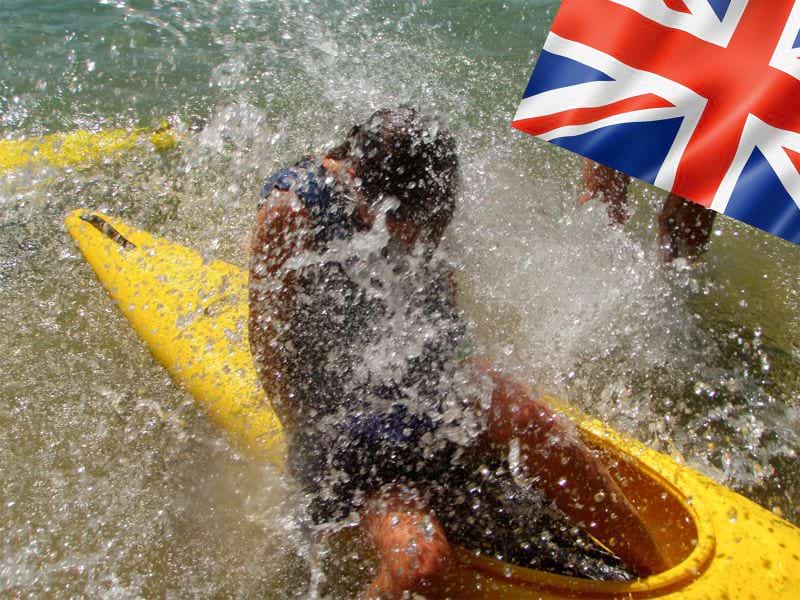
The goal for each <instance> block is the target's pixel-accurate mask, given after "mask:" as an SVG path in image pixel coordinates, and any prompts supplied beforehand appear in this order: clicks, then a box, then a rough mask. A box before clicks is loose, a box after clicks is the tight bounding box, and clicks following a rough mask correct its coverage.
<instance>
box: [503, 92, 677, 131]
mask: <svg viewBox="0 0 800 600" xmlns="http://www.w3.org/2000/svg"><path fill="white" fill-rule="evenodd" d="M671 106H674V104H672V103H671V102H668V101H667V100H664V98H661V97H660V96H656V95H655V94H644V95H642V96H634V97H633V98H626V99H625V100H620V101H619V102H613V103H611V104H607V105H605V106H597V107H593V108H575V109H572V110H565V111H562V112H557V113H553V114H550V115H544V116H542V117H534V118H531V119H520V120H518V121H514V123H512V124H513V126H514V127H516V128H517V129H519V130H520V131H524V132H525V133H530V134H531V135H541V134H543V133H546V132H548V131H551V130H553V129H557V128H559V127H564V126H565V125H584V124H586V123H591V122H592V121H599V120H600V119H605V118H606V117H613V116H616V115H618V114H620V113H624V112H631V111H634V110H645V109H648V108H669V107H671Z"/></svg>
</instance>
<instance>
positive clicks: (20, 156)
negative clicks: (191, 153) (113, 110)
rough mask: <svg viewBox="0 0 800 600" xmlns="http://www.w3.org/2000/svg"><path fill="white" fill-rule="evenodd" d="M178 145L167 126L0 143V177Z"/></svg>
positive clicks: (57, 134) (52, 135) (55, 134)
mask: <svg viewBox="0 0 800 600" xmlns="http://www.w3.org/2000/svg"><path fill="white" fill-rule="evenodd" d="M177 143H178V139H177V137H176V136H175V134H174V133H173V132H172V131H170V129H169V126H168V125H164V126H162V127H160V128H159V129H156V130H153V129H149V128H145V127H137V128H133V129H106V130H103V131H86V130H83V129H79V130H76V131H71V132H69V133H52V134H50V135H45V136H42V137H37V138H28V139H19V140H0V174H3V173H6V172H9V171H13V170H14V169H20V168H24V167H27V166H34V165H42V166H50V167H56V168H61V169H63V168H65V167H73V168H76V167H84V166H89V165H92V164H94V163H97V162H98V161H101V160H103V159H107V158H113V157H115V156H118V155H120V154H122V153H124V152H130V151H131V150H133V149H135V148H137V147H141V146H145V147H149V148H153V149H156V150H166V149H168V148H172V147H173V146H175V144H177Z"/></svg>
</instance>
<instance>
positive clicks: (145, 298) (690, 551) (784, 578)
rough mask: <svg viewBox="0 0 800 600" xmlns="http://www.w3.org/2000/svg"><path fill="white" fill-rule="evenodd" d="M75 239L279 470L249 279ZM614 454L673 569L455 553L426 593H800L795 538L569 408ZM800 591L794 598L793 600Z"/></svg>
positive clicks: (733, 497) (123, 234)
mask: <svg viewBox="0 0 800 600" xmlns="http://www.w3.org/2000/svg"><path fill="white" fill-rule="evenodd" d="M66 225H67V229H68V230H69V233H70V235H72V237H73V238H74V239H75V241H76V242H77V244H78V247H79V248H80V250H81V252H82V253H83V255H84V257H85V258H86V260H87V262H88V263H89V264H90V265H91V266H92V268H93V269H94V271H95V273H96V275H97V277H98V279H99V280H100V282H101V283H102V284H103V286H104V287H105V289H106V290H107V291H108V293H109V294H110V295H111V297H112V298H113V299H114V301H115V302H116V303H117V305H118V306H119V308H120V310H121V311H122V312H123V313H124V315H125V316H126V318H127V319H128V321H129V322H130V324H131V326H132V327H133V328H134V329H135V330H136V332H137V333H138V334H139V336H140V337H141V338H142V340H143V341H144V342H145V343H146V344H147V346H148V348H149V349H150V351H151V352H152V353H153V355H154V356H155V357H156V359H157V360H158V361H159V362H160V363H161V364H162V365H164V367H165V368H166V369H167V370H168V371H169V372H170V373H171V374H172V376H173V378H174V379H175V380H176V381H177V382H179V383H180V384H182V385H183V386H184V387H185V388H186V389H187V391H188V392H189V393H190V394H191V395H192V396H193V397H194V398H195V399H196V401H197V403H198V404H199V405H200V406H202V407H203V408H204V409H205V410H206V412H207V413H208V415H209V417H210V419H211V420H212V421H213V422H215V423H216V424H217V425H218V426H220V427H221V428H222V429H223V430H224V431H225V432H226V433H227V434H228V436H229V437H230V438H231V440H232V441H233V442H234V443H235V444H236V445H237V446H239V447H240V448H242V449H243V450H245V451H246V452H248V453H249V454H250V455H251V456H254V457H256V458H263V459H267V460H269V461H271V462H272V463H274V464H276V465H278V466H281V465H282V464H283V461H284V452H285V450H284V440H283V434H282V431H281V427H280V422H279V421H278V419H277V417H276V415H275V413H274V412H273V411H272V409H271V407H270V404H269V401H268V399H267V397H266V396H265V394H264V392H263V391H262V390H261V387H260V385H259V382H258V379H257V377H256V374H255V369H254V367H253V365H252V360H251V357H250V351H249V348H248V342H247V339H248V338H247V273H246V272H245V271H243V270H242V269H240V268H238V267H236V266H234V265H231V264H228V263H224V262H221V261H212V262H205V261H204V260H203V258H202V257H201V256H200V254H199V253H197V252H195V251H194V250H191V249H189V248H186V247H183V246H180V245H178V244H174V243H172V242H169V241H167V240H164V239H160V238H157V237H155V236H152V235H150V234H148V233H146V232H144V231H140V230H137V229H135V228H133V227H129V226H128V225H126V224H125V223H123V222H122V221H120V220H118V219H113V218H110V217H107V216H105V215H102V214H100V213H96V212H90V211H85V210H77V211H75V212H73V213H72V214H70V215H69V216H68V217H67V219H66ZM546 400H547V401H548V402H550V403H551V404H552V405H553V406H554V407H555V408H556V409H558V410H560V411H562V412H565V413H567V414H568V415H569V416H570V418H572V419H573V421H575V422H576V423H577V425H578V426H579V427H580V429H581V431H582V434H583V435H584V436H585V438H586V440H587V442H589V443H590V444H592V445H593V446H595V447H597V448H598V449H599V450H600V451H601V452H603V453H604V455H605V456H606V459H607V462H608V464H609V465H610V468H611V470H612V473H613V475H614V477H615V478H616V479H617V480H618V481H619V483H620V485H621V486H622V487H623V489H625V491H626V493H627V494H628V495H629V497H630V498H631V499H632V501H633V503H634V504H635V505H636V507H637V509H638V510H639V511H640V513H641V515H642V518H643V519H644V520H645V522H646V523H647V524H648V526H649V527H650V529H651V532H652V533H653V535H654V537H655V538H656V541H657V542H658V543H659V545H660V546H661V547H662V549H663V551H664V552H665V555H666V556H667V558H668V561H669V563H670V565H671V567H670V568H669V569H668V570H667V571H665V572H663V573H659V574H657V575H654V576H652V577H648V578H645V579H641V580H638V581H634V582H610V581H606V582H604V581H591V580H587V579H579V578H573V577H566V576H563V575H554V574H550V573H543V572H539V571H534V570H531V569H526V568H522V567H517V566H514V565H511V564H508V563H504V562H501V561H499V560H495V559H492V558H488V557H482V556H475V555H474V554H473V553H472V552H470V551H468V550H466V549H464V548H459V549H457V551H456V557H457V560H456V561H454V563H455V564H454V565H453V567H452V568H450V569H448V571H447V572H446V573H445V574H444V575H442V576H441V578H439V579H437V580H436V581H434V582H432V583H431V585H430V587H429V588H427V589H426V590H425V594H426V596H427V597H431V598H434V597H435V598H438V597H454V598H465V599H466V598H493V599H494V598H498V599H500V598H507V599H516V598H545V599H551V600H554V599H560V598H673V599H678V598H681V599H690V598H692V599H698V600H700V599H703V600H707V599H710V598H731V599H733V598H788V597H798V594H800V530H798V529H797V528H796V527H794V526H793V525H791V524H789V523H787V522H786V521H783V520H781V519H779V518H778V517H777V516H775V515H773V514H772V513H771V512H769V511H767V510H765V509H763V508H761V507H760V506H758V505H757V504H755V503H753V502H751V501H749V500H747V499H746V498H744V497H742V496H740V495H739V494H736V493H735V492H733V491H731V490H729V489H727V488H724V487H723V486H720V485H719V484H717V483H715V482H713V481H712V480H710V479H708V478H707V477H705V476H703V475H701V474H699V473H697V472H696V471H694V470H692V469H690V468H689V467H687V466H684V465H680V464H678V463H676V462H675V461H674V460H672V459H671V458H670V457H668V456H665V455H663V454H660V453H658V452H656V451H654V450H652V449H650V448H648V447H647V446H645V445H644V444H642V443H640V442H638V441H636V440H633V439H631V438H629V437H627V436H625V435H623V434H621V433H618V432H615V431H613V430H612V429H610V428H609V427H607V426H606V425H604V424H603V423H601V422H600V421H598V420H597V419H593V418H591V417H589V416H587V415H585V414H583V413H580V412H579V411H576V410H575V409H573V408H571V407H569V406H568V405H567V404H565V403H563V402H561V401H559V400H557V399H555V398H546ZM792 590H794V591H792Z"/></svg>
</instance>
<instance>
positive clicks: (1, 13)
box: [0, 0, 800, 598]
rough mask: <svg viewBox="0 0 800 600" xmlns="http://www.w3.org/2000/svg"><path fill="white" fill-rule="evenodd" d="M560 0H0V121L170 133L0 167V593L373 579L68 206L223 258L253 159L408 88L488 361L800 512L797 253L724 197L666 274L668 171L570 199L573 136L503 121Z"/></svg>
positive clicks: (192, 591)
mask: <svg viewBox="0 0 800 600" xmlns="http://www.w3.org/2000/svg"><path fill="white" fill-rule="evenodd" d="M556 8H557V4H556V3H552V2H525V1H523V0H518V1H507V2H498V1H496V0H472V1H470V2H462V1H456V0H435V1H424V0H418V1H408V2H392V1H388V0H385V1H379V0H373V1H368V0H353V1H348V2H344V1H341V0H318V1H314V2H311V1H301V0H296V1H285V2H269V1H256V0H227V1H226V0H216V1H212V0H197V1H192V2H189V1H188V0H150V1H144V0H142V1H135V0H131V1H123V0H98V1H95V2H93V1H91V0H58V1H46V0H0V53H1V55H2V61H0V135H2V137H3V138H4V139H21V138H27V137H32V136H38V135H44V134H48V133H54V132H67V131H72V130H75V129H89V130H101V129H106V128H112V127H133V126H145V127H150V126H152V127H158V126H160V125H161V124H162V123H163V122H165V121H166V122H168V123H170V124H171V126H172V128H173V129H174V130H175V131H176V132H178V134H179V135H180V137H181V140H182V141H181V143H180V145H179V147H178V148H175V149H172V150H169V151H166V152H161V153H158V152H154V151H152V150H151V149H149V148H146V147H144V146H143V147H141V148H139V149H137V150H135V151H133V152H131V153H129V154H127V155H126V156H124V157H118V158H115V159H113V160H107V161H104V162H102V163H100V164H95V165H93V166H91V167H90V168H68V169H55V168H49V167H30V168H26V169H24V170H18V171H13V172H9V173H5V174H2V175H1V176H0V345H1V347H0V370H1V371H2V373H3V377H2V378H0V449H2V450H1V451H2V458H1V459H0V489H2V490H3V491H2V497H1V498H0V522H1V523H2V544H3V552H2V557H1V558H0V594H3V595H7V594H11V595H51V596H58V597H66V596H80V595H85V596H94V595H102V596H104V597H120V598H127V597H138V596H148V597H150V596H164V595H180V596H191V595H200V596H211V595H240V596H257V595H258V596H261V597H268V598H285V597H291V596H293V595H296V596H298V597H307V596H309V595H314V594H316V595H321V596H329V597H332V598H338V597H347V596H349V595H353V594H354V593H356V590H358V589H359V586H360V585H362V583H363V582H364V581H365V580H367V579H368V578H369V572H370V571H369V570H370V568H372V566H373V563H372V562H370V560H369V559H368V557H369V556H370V554H369V549H368V548H366V547H363V546H359V545H358V543H356V544H355V545H354V546H353V545H350V546H348V547H347V549H346V550H345V551H343V552H340V553H338V555H336V553H335V552H334V553H331V552H330V551H329V550H324V549H320V548H317V547H315V546H313V545H310V544H309V542H308V539H307V537H306V536H305V535H304V533H303V531H302V530H301V528H300V527H299V526H298V524H297V523H298V521H297V518H296V516H297V515H296V514H295V513H294V512H293V510H292V506H294V505H295V504H296V502H295V500H296V494H297V491H296V489H294V487H293V486H292V484H291V482H289V481H286V480H284V479H283V478H282V477H280V476H279V475H278V474H277V473H275V472H274V471H272V470H271V469H270V468H269V467H265V466H264V465H261V464H258V463H255V462H253V461H250V460H248V459H247V458H246V457H244V456H242V455H240V454H239V453H238V452H237V451H236V450H235V449H234V448H232V447H230V446H229V445H228V444H227V442H226V441H225V440H224V438H222V437H221V436H220V435H219V433H218V432H216V431H215V430H214V429H213V428H212V427H211V426H210V425H209V424H208V423H207V421H206V419H205V417H204V416H203V414H202V413H201V412H199V411H198V409H197V408H196V407H195V406H194V405H193V403H192V401H191V399H190V398H189V397H188V396H187V395H186V394H185V393H184V392H183V391H181V390H180V389H178V388H177V387H176V386H175V385H174V384H173V383H172V382H171V381H170V380H169V378H168V377H167V376H166V374H165V372H164V371H163V369H162V368H161V367H160V366H159V365H158V364H157V363H156V362H155V361H154V360H153V359H152V358H151V357H150V356H149V354H148V353H147V351H146V350H145V349H144V348H143V346H142V344H141V342H140V341H139V340H138V339H137V338H136V336H135V335H134V334H133V332H132V331H131V330H130V328H129V327H128V326H127V324H126V322H125V320H124V319H123V318H122V316H121V315H120V314H119V313H118V312H117V310H116V308H114V306H113V305H112V303H111V302H110V300H109V299H108V297H107V296H106V294H105V293H104V292H103V290H102V289H101V288H100V286H99V285H98V284H97V282H96V280H95V279H94V276H93V275H92V273H91V271H90V269H89V268H88V266H87V265H86V264H85V263H84V261H83V260H82V259H81V257H80V256H79V254H78V252H77V250H76V248H75V246H74V244H73V243H72V241H71V240H70V239H69V237H68V236H67V234H66V232H65V230H64V227H63V225H62V219H63V217H64V216H65V214H66V213H67V212H68V211H69V210H71V209H73V208H76V207H88V208H92V209H99V210H103V211H105V212H106V213H109V214H114V215H118V216H121V217H123V218H125V219H126V220H128V221H129V222H131V223H133V224H135V225H136V226H139V227H141V228H144V229H148V230H151V231H153V232H154V233H157V234H159V235H163V236H167V237H169V238H172V239H174V240H177V241H179V242H181V243H184V244H186V245H189V246H192V247H194V248H197V249H199V250H200V251H201V252H203V253H204V255H205V256H207V257H209V258H212V257H213V258H221V259H224V260H228V261H231V262H233V263H236V264H240V265H244V264H246V260H247V242H248V237H249V232H250V227H251V223H252V221H253V218H254V207H255V203H256V200H257V195H258V190H259V188H260V184H261V183H262V182H263V180H264V178H265V177H266V176H267V175H268V174H269V173H271V172H272V171H274V170H275V169H277V168H279V167H281V166H284V165H286V164H289V163H291V162H294V161H295V160H296V159H298V158H299V157H300V156H302V155H305V154H313V153H319V152H322V151H324V149H325V148H328V147H330V146H331V144H333V143H335V142H337V141H339V140H341V139H342V137H343V135H344V133H345V132H346V131H347V129H348V128H349V127H350V126H351V125H352V124H353V123H355V122H357V121H359V120H361V119H363V118H364V117H365V116H366V115H368V114H369V113H370V112H371V111H372V110H374V109H376V108H379V107H382V106H395V105H397V104H400V103H410V104H413V105H415V106H418V107H421V108H423V109H425V110H428V111H432V112H439V113H441V114H443V115H445V116H446V118H447V119H448V122H449V125H450V128H451V129H452V130H453V132H454V133H455V135H456V137H457V139H458V144H459V153H460V157H461V165H462V178H463V182H462V190H461V193H460V197H459V209H458V212H457V214H456V218H455V221H454V223H453V225H452V226H451V229H450V231H449V233H448V235H447V239H446V242H445V245H446V250H448V252H449V253H450V254H451V256H454V257H456V258H457V261H456V266H457V270H458V273H457V278H458V280H459V303H460V306H461V308H462V309H463V310H464V312H465V314H466V316H467V317H468V319H469V321H470V323H471V327H472V333H473V334H474V335H475V337H476V339H477V340H479V342H480V345H481V346H482V347H483V348H484V349H485V352H486V353H487V355H488V357H489V358H490V359H491V361H492V362H494V363H496V364H501V365H503V366H504V367H505V368H507V369H508V370H509V371H510V372H511V373H514V374H515V376H516V377H518V378H519V379H522V380H524V381H526V382H528V383H530V384H531V385H532V386H533V387H534V388H535V389H536V390H537V391H539V392H542V393H545V392H547V393H555V394H557V395H560V396H562V397H565V398H568V399H569V400H570V401H572V402H574V403H576V404H577V405H579V406H580V407H581V408H583V409H584V410H586V411H588V412H590V413H592V414H595V415H597V416H599V417H600V418H602V419H603V420H605V421H608V422H609V423H611V424H612V425H613V426H615V427H617V428H619V429H621V430H623V431H626V432H628V433H630V434H633V435H635V436H637V437H639V438H640V439H643V440H644V441H646V442H648V443H649V444H651V445H652V446H654V447H656V448H657V449H659V450H661V451H664V452H667V453H668V454H670V455H672V456H673V457H674V458H676V460H679V461H683V462H686V463H687V464H689V465H691V466H693V467H695V468H698V469H700V470H701V471H703V472H705V473H707V474H709V475H711V476H712V477H714V478H715V479H717V480H718V481H720V482H722V483H724V484H726V485H729V486H731V487H733V488H735V489H737V490H739V491H741V492H743V493H744V494H745V495H747V496H749V497H751V498H753V499H754V500H756V501H757V502H759V503H760V504H762V505H764V506H765V507H767V508H768V509H772V510H774V511H775V512H777V513H779V514H783V515H784V516H785V517H787V518H789V519H790V520H792V521H794V522H798V521H800V513H798V512H797V508H796V500H795V499H796V498H797V495H798V491H799V490H800V468H798V461H797V455H796V451H797V447H798V439H799V438H800V425H799V424H798V413H797V410H798V407H800V320H798V318H797V314H798V309H800V291H799V290H800V250H798V248H797V247H795V246H792V245H790V244H788V243H786V242H783V241H781V240H778V239H776V238H773V237H770V236H767V235H765V234H761V233H758V232H755V231H753V230H751V229H749V228H747V227H745V226H742V225H739V224H737V223H734V222H732V221H730V220H728V219H726V218H718V219H717V222H716V225H715V229H714V235H713V236H712V241H711V244H710V246H709V251H708V253H707V254H706V256H705V258H704V259H703V261H702V262H701V263H700V264H698V265H693V266H689V265H685V264H680V263H679V264H677V265H676V266H675V268H672V269H665V268H663V267H662V266H661V265H660V264H659V261H658V259H657V251H656V246H655V217H656V212H657V209H658V206H659V205H660V202H661V201H662V198H663V194H662V193H660V192H658V191H656V190H654V189H652V188H649V187H646V186H644V185H634V186H633V190H632V192H631V210H632V212H633V218H632V220H631V222H630V223H629V224H628V225H627V226H626V227H625V228H623V229H617V228H613V227H609V226H608V225H607V223H606V218H605V215H604V210H603V209H602V207H599V206H597V205H591V204H590V205H587V206H584V207H579V206H577V205H576V202H575V198H576V197H577V195H578V190H579V186H580V177H579V173H580V160H579V159H576V158H575V157H573V156H570V155H569V154H567V153H566V152H563V151H560V150H558V149H555V148H552V147H549V146H548V145H547V144H545V143H543V142H540V141H538V140H535V139H532V138H529V137H526V136H524V135H521V134H519V133H516V132H513V131H512V130H511V128H510V127H509V123H510V119H511V117H512V115H513V113H514V111H515V109H516V105H517V103H518V101H519V98H520V95H521V92H522V90H523V89H524V86H525V83H526V82H527V78H528V76H529V75H530V71H531V69H532V65H533V61H534V59H535V56H536V55H537V53H538V50H539V49H540V48H541V45H542V44H543V41H544V37H545V36H546V33H547V29H548V26H549V23H550V21H551V19H552V17H553V15H554V14H555V10H556ZM332 555H336V561H335V562H337V563H338V564H337V565H336V566H334V567H331V566H330V564H329V563H331V562H332V561H333V559H332V558H331V556H332ZM365 557H367V560H364V558H365ZM331 569H333V570H335V571H336V573H337V574H338V575H337V576H336V577H332V576H330V572H331Z"/></svg>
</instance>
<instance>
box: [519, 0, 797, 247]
mask: <svg viewBox="0 0 800 600" xmlns="http://www.w3.org/2000/svg"><path fill="white" fill-rule="evenodd" d="M798 106H800V0H768V1H767V0H564V1H563V2H562V4H561V8H560V9H559V12H558V14H557V15H556V18H555V21H554V22H553V26H552V29H551V31H550V35H549V36H548V38H547V41H546V43H545V46H544V49H543V51H542V53H541V55H540V57H539V60H538V62H537V64H536V68H535V69H534V72H533V75H532V76H531V79H530V82H529V84H528V86H527V88H526V90H525V93H524V98H523V100H522V102H521V104H520V106H519V109H518V111H517V114H516V116H515V117H514V122H513V125H514V127H516V128H517V129H520V130H522V131H525V132H527V133H530V134H532V135H535V136H538V137H541V138H542V139H545V140H548V141H550V142H552V143H554V144H557V145H559V146H561V147H563V148H567V149H569V150H572V151H573V152H577V153H578V154H581V155H583V156H586V157H588V158H591V159H593V160H595V161H597V162H600V163H603V164H606V165H608V166H611V167H613V168H615V169H618V170H620V171H623V172H625V173H628V174H629V175H632V176H634V177H637V178H639V179H642V180H643V181H646V182H648V183H651V184H653V185H656V186H658V187H660V188H663V189H665V190H668V191H671V192H674V193H676V194H678V195H680V196H683V197H685V198H688V199H689V200H692V201H694V202H697V203H699V204H702V205H703V206H706V207H709V208H712V209H714V210H716V211H718V212H721V213H724V214H727V215H730V216H732V217H735V218H737V219H740V220H742V221H744V222H746V223H750V224H751V225H754V226H756V227H759V228H760V229H763V230H765V231H769V232H770V233H773V234H775V235H777V236H780V237H782V238H784V239H787V240H790V241H792V242H794V243H797V244H800V110H798V108H797V107H798Z"/></svg>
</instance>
